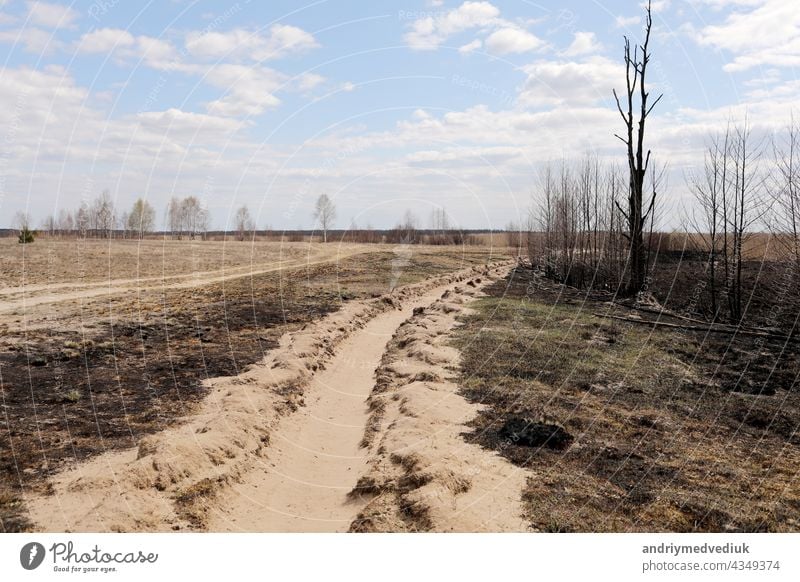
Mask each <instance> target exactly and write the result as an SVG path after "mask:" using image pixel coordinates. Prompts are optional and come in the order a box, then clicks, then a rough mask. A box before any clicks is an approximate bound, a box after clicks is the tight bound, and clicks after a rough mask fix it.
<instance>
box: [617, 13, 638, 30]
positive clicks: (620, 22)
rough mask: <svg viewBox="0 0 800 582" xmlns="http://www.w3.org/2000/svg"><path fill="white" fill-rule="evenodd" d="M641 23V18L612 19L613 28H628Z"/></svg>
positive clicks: (623, 17) (620, 17) (622, 17)
mask: <svg viewBox="0 0 800 582" xmlns="http://www.w3.org/2000/svg"><path fill="white" fill-rule="evenodd" d="M639 22H641V18H640V17H639V16H622V15H620V16H617V17H616V18H615V19H614V26H616V27H617V28H630V27H631V26H636V25H638V24H639Z"/></svg>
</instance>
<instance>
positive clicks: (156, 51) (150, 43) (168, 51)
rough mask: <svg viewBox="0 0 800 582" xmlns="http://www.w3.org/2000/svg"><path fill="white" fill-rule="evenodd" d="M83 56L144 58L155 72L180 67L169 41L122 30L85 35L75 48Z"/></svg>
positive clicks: (93, 32)
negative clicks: (134, 34) (99, 55)
mask: <svg viewBox="0 0 800 582" xmlns="http://www.w3.org/2000/svg"><path fill="white" fill-rule="evenodd" d="M75 50H76V52H78V53H83V54H102V55H106V54H112V55H113V56H114V57H116V58H118V59H141V60H143V61H144V63H145V64H146V65H147V66H149V67H152V68H155V69H162V70H167V69H174V68H177V67H179V63H178V54H177V51H176V50H175V47H173V46H172V45H171V44H170V43H169V42H167V41H165V40H161V39H159V38H154V37H151V36H133V35H132V34H131V33H129V32H128V31H127V30H122V29H120V28H101V29H99V30H94V31H92V32H88V33H86V34H84V35H82V36H81V37H80V38H79V39H78V41H77V43H76V47H75Z"/></svg>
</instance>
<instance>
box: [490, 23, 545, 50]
mask: <svg viewBox="0 0 800 582" xmlns="http://www.w3.org/2000/svg"><path fill="white" fill-rule="evenodd" d="M543 45H544V42H543V41H542V40H541V39H539V38H537V37H536V36H535V35H533V34H531V33H530V32H528V31H527V30H522V29H521V28H511V27H506V28H501V29H500V30H496V31H494V32H493V33H492V34H490V35H489V36H488V37H487V38H486V48H487V49H488V50H489V52H491V53H493V54H496V55H507V54H511V53H526V52H530V51H533V50H536V49H538V48H541V47H542V46H543Z"/></svg>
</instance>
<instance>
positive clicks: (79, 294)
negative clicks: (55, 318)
mask: <svg viewBox="0 0 800 582" xmlns="http://www.w3.org/2000/svg"><path fill="white" fill-rule="evenodd" d="M365 252H367V249H364V248H360V247H321V248H319V249H314V250H313V251H312V250H310V251H309V252H308V254H307V255H306V256H304V257H300V258H292V259H285V260H277V261H270V262H267V263H253V264H251V265H247V266H244V267H241V266H240V267H233V268H225V269H219V270H214V271H207V272H200V273H191V274H186V275H172V276H166V277H142V278H136V279H130V278H128V279H110V280H108V281H102V282H92V283H57V284H37V285H28V286H16V287H7V288H5V289H2V290H0V299H2V301H0V314H3V313H12V312H19V311H28V310H30V309H32V308H35V307H38V306H47V305H52V304H56V303H61V302H65V301H81V302H83V301H87V300H91V299H97V298H104V297H108V296H112V295H122V294H126V293H143V292H147V291H159V290H165V289H191V288H195V287H203V286H205V285H211V284H214V283H221V282H223V281H229V280H232V279H239V278H243V277H252V276H256V275H261V274H264V273H271V272H275V271H281V270H286V269H296V268H302V267H310V266H314V265H321V264H325V263H331V262H335V261H339V260H342V259H346V258H348V257H352V256H354V255H358V254H361V253H365Z"/></svg>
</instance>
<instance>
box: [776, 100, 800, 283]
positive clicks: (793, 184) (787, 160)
mask: <svg viewBox="0 0 800 582" xmlns="http://www.w3.org/2000/svg"><path fill="white" fill-rule="evenodd" d="M773 152H774V156H775V173H774V177H773V188H772V195H773V198H774V201H775V202H776V203H777V205H776V206H777V210H778V212H777V216H776V223H777V227H778V231H779V233H780V234H781V235H782V236H780V237H779V238H778V240H779V243H780V244H781V245H782V246H783V248H784V249H785V250H786V251H787V254H788V255H789V256H790V257H792V260H793V261H794V263H795V268H796V269H798V270H799V271H800V160H799V159H798V156H799V155H800V126H799V125H798V123H797V122H796V121H795V119H794V115H792V118H791V121H790V123H789V126H788V127H787V128H786V132H785V137H784V139H783V140H782V142H780V143H776V144H774V145H773Z"/></svg>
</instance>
